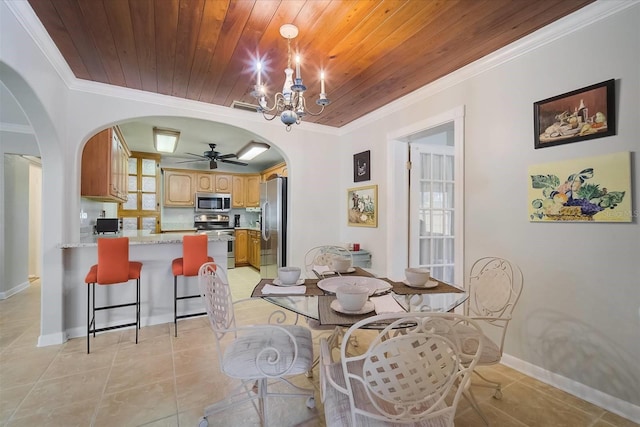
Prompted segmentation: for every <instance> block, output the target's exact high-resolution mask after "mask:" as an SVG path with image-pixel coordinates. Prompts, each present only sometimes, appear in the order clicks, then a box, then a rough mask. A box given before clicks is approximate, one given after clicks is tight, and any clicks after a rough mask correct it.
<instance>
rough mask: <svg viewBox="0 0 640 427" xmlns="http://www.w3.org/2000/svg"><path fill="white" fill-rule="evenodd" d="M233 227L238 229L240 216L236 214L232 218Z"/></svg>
mask: <svg viewBox="0 0 640 427" xmlns="http://www.w3.org/2000/svg"><path fill="white" fill-rule="evenodd" d="M233 226H234V227H240V215H238V214H236V215H234V216H233Z"/></svg>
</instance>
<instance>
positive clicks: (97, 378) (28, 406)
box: [14, 368, 109, 418]
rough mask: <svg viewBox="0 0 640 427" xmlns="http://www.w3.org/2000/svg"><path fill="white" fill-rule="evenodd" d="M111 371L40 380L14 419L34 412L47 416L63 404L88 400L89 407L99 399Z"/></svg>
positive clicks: (106, 369)
mask: <svg viewBox="0 0 640 427" xmlns="http://www.w3.org/2000/svg"><path fill="white" fill-rule="evenodd" d="M108 374H109V368H104V369H97V370H93V371H88V372H84V373H81V374H75V375H68V376H65V377H61V378H55V379H51V380H42V381H39V382H38V383H37V384H36V385H35V386H34V387H33V390H31V392H30V393H29V394H28V395H27V397H26V398H25V399H24V401H23V402H22V403H21V404H20V407H19V408H18V410H17V412H16V413H15V415H14V418H23V417H26V416H32V415H34V414H37V415H41V416H48V415H47V414H51V413H54V412H55V411H56V410H57V409H58V408H60V407H63V406H69V405H74V404H76V403H79V402H86V405H87V406H91V405H93V406H94V407H95V404H97V402H98V401H99V400H100V396H101V395H102V390H104V385H105V383H106V380H107V376H108Z"/></svg>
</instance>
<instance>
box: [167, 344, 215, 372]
mask: <svg viewBox="0 0 640 427" xmlns="http://www.w3.org/2000/svg"><path fill="white" fill-rule="evenodd" d="M173 363H174V368H175V371H176V376H177V377H178V376H181V375H187V374H192V373H197V372H200V373H201V374H202V375H211V376H214V375H220V374H219V372H220V363H219V361H218V352H217V351H216V349H215V345H213V344H212V345H210V346H206V347H195V348H191V349H187V350H184V351H176V352H174V353H173Z"/></svg>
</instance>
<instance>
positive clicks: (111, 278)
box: [84, 237, 142, 354]
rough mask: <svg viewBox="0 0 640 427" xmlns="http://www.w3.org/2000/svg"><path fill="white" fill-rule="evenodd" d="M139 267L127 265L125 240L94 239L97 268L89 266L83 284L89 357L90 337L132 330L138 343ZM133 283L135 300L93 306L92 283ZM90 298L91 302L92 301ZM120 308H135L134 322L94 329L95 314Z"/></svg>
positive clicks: (127, 248)
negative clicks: (133, 329) (133, 328)
mask: <svg viewBox="0 0 640 427" xmlns="http://www.w3.org/2000/svg"><path fill="white" fill-rule="evenodd" d="M141 271H142V263H141V262H138V261H129V238H128V237H115V238H100V239H98V264H95V265H93V266H91V268H90V269H89V272H88V273H87V276H86V277H85V279H84V281H85V283H86V284H87V285H88V286H87V354H89V353H90V351H91V347H90V345H91V344H90V335H91V334H93V337H94V338H95V336H96V332H103V331H109V330H112V329H119V328H126V327H130V326H135V330H136V344H137V343H138V329H140V273H141ZM130 280H135V281H136V300H135V301H134V302H129V303H124V304H113V305H104V306H96V289H95V285H96V283H97V284H98V285H115V284H119V283H126V282H128V281H130ZM92 296H93V298H92ZM121 307H135V308H136V320H135V322H129V323H124V324H118V325H114V326H106V327H103V328H97V327H96V311H101V310H109V309H114V308H121Z"/></svg>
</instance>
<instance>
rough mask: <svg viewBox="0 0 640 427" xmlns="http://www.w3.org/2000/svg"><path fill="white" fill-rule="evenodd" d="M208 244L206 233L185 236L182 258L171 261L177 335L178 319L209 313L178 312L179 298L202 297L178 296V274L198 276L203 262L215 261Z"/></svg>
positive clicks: (193, 296)
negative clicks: (209, 251) (209, 252)
mask: <svg viewBox="0 0 640 427" xmlns="http://www.w3.org/2000/svg"><path fill="white" fill-rule="evenodd" d="M208 245H209V238H208V236H207V235H206V234H198V235H195V236H184V237H183V238H182V258H176V259H174V260H173V261H172V262H171V270H172V272H173V324H174V329H175V336H176V337H177V336H178V319H185V318H187V317H195V316H204V315H205V314H207V313H206V311H201V312H198V313H187V314H178V301H179V300H184V299H191V298H200V294H199V293H198V294H193V295H182V296H178V276H185V277H194V276H197V275H198V271H200V266H201V265H202V264H205V263H207V262H213V258H212V257H210V256H209V255H208ZM203 310H204V309H203Z"/></svg>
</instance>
